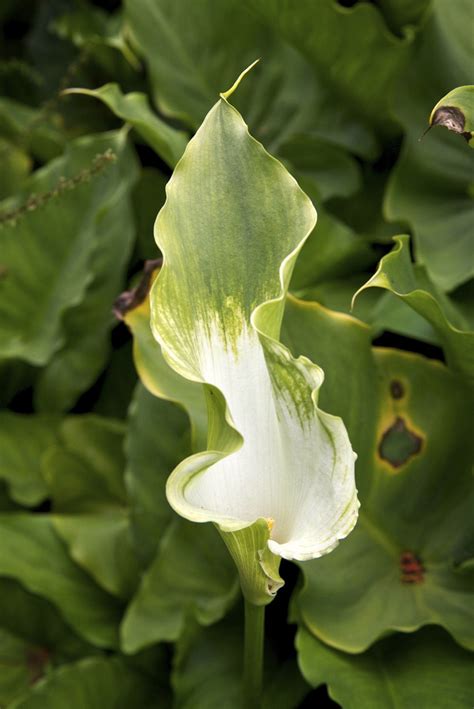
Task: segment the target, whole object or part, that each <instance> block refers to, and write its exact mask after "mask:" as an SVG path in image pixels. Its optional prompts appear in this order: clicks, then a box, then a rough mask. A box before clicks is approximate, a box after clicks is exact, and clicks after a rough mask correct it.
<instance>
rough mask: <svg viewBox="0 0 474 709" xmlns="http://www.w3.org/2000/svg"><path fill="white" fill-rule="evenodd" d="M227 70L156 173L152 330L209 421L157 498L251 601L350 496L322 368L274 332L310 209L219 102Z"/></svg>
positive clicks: (342, 517) (318, 538) (338, 522)
mask: <svg viewBox="0 0 474 709" xmlns="http://www.w3.org/2000/svg"><path fill="white" fill-rule="evenodd" d="M240 78H241V77H240ZM240 78H239V80H240ZM239 80H238V81H239ZM238 81H237V82H236V84H235V85H234V86H233V87H232V89H231V90H230V91H229V92H227V93H226V94H222V97H221V99H220V101H218V103H216V104H215V106H214V108H213V109H212V110H211V111H210V112H209V114H208V116H207V118H206V119H205V121H204V123H203V125H202V127H201V128H200V130H199V131H198V132H197V134H196V136H195V137H194V138H193V139H192V140H191V141H190V143H189V144H188V147H187V148H186V151H185V153H184V156H183V158H182V159H181V161H180V162H179V163H178V166H177V168H176V170H175V172H174V175H173V177H172V178H171V180H170V182H169V183H168V186H167V195H168V199H167V201H166V204H165V206H164V207H163V209H162V210H161V212H160V214H159V216H158V218H157V221H156V224H155V235H156V239H157V243H158V245H159V246H160V248H161V251H162V252H163V254H164V266H163V268H162V270H161V272H160V274H159V276H158V278H157V279H156V281H155V283H154V285H153V289H152V292H151V304H152V329H153V334H154V336H155V337H156V339H157V340H158V341H159V342H160V343H161V346H162V349H163V355H164V357H165V359H166V360H167V361H168V362H169V363H170V365H171V366H172V367H173V369H175V371H176V372H178V373H180V374H181V375H182V376H184V377H186V378H187V379H189V380H191V381H194V382H202V383H204V384H205V391H206V395H207V398H208V410H209V419H210V426H209V436H208V442H207V450H206V451H204V452H202V453H199V454H196V455H194V456H192V457H190V458H188V459H187V460H185V461H183V462H182V463H181V464H180V465H179V466H178V467H177V468H176V469H175V470H174V471H173V473H172V475H171V476H170V478H169V480H168V483H167V496H168V500H169V501H170V504H171V505H172V506H173V507H174V509H175V510H176V511H177V512H178V513H179V514H181V515H182V516H184V517H186V518H187V519H190V520H192V521H195V522H208V521H212V522H214V523H216V524H217V525H218V526H219V529H220V530H221V531H222V532H223V538H224V540H225V542H226V544H227V546H228V547H229V551H230V553H231V554H232V556H233V557H234V559H235V560H236V561H237V564H238V566H239V571H240V573H241V581H242V586H243V589H244V593H246V594H247V595H248V597H251V598H252V599H253V602H256V603H260V604H263V603H268V602H269V601H270V600H271V598H272V596H273V595H274V593H275V592H276V590H277V589H278V587H279V586H280V585H281V583H282V582H281V579H280V578H279V577H278V573H277V570H278V557H279V556H283V557H284V558H299V559H308V558H314V557H316V556H320V555H321V554H324V553H327V552H329V551H331V550H332V549H333V548H334V546H335V545H336V544H337V542H338V540H339V539H341V538H343V537H344V536H346V535H347V534H348V533H349V532H350V530H351V529H352V527H353V525H354V523H355V520H356V516H357V508H358V502H357V495H356V490H355V487H354V483H353V461H354V455H353V452H352V450H351V447H350V443H349V440H348V438H347V434H346V431H345V428H344V425H343V423H342V421H340V420H339V419H336V418H334V417H330V416H327V415H326V414H325V413H323V412H322V411H321V410H320V409H319V408H318V407H317V403H316V402H317V391H318V389H319V387H320V386H321V384H322V379H323V375H322V372H321V370H320V369H319V368H318V367H317V366H315V365H313V364H312V363H311V362H310V361H309V360H306V359H299V360H295V359H294V358H293V357H292V356H291V354H290V352H289V351H288V350H287V349H286V348H285V347H283V346H282V345H281V344H280V343H279V341H278V335H279V329H280V323H281V317H282V312H283V307H284V297H285V293H286V290H287V288H288V283H289V280H290V277H291V272H292V268H293V264H294V262H295V260H296V257H297V255H298V252H299V251H300V249H301V247H302V245H303V243H304V241H305V240H306V238H307V237H308V235H309V233H310V232H311V231H312V229H313V227H314V224H315V221H316V214H315V210H314V208H313V206H312V204H311V202H310V200H309V199H308V197H307V196H306V195H305V194H304V193H303V192H302V191H301V190H300V188H299V187H298V185H297V184H296V182H295V181H294V179H293V178H292V177H291V176H290V175H289V173H288V172H287V171H286V170H285V169H284V168H283V166H282V165H281V164H280V163H278V162H277V161H276V160H275V159H273V158H272V157H271V156H270V155H269V154H268V153H266V151H265V150H264V149H263V147H262V146H261V145H260V144H259V143H257V141H255V140H254V139H253V138H251V137H250V135H249V133H248V131H247V129H246V126H245V124H244V122H243V120H242V118H241V116H240V114H239V113H238V112H237V111H236V110H235V109H234V108H233V107H232V106H231V105H230V104H229V103H228V102H227V99H226V97H227V96H228V95H229V94H230V93H231V92H232V91H233V90H234V88H235V87H236V86H237V85H238ZM223 235H225V238H223ZM224 398H225V400H224ZM295 456H298V459H299V466H298V474H297V477H296V478H295V472H294V466H293V463H292V461H293V460H294V457H295ZM257 471H258V475H256V472H257ZM290 471H291V473H290ZM289 496H290V499H289ZM320 506H321V514H320V515H319V514H316V513H315V510H316V509H318V508H319V507H320ZM323 508H324V512H323ZM247 562H248V563H247ZM244 576H245V577H246V578H245V579H244ZM251 587H252V588H254V589H255V595H253V596H252V594H251V590H250V588H251Z"/></svg>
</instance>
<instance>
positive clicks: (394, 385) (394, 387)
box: [390, 379, 405, 399]
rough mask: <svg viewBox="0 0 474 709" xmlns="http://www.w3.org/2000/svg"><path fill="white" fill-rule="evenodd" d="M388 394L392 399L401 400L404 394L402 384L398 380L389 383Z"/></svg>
mask: <svg viewBox="0 0 474 709" xmlns="http://www.w3.org/2000/svg"><path fill="white" fill-rule="evenodd" d="M390 394H391V395H392V399H402V398H403V396H404V394H405V389H404V387H403V384H402V383H401V381H399V380H398V379H394V380H393V381H391V382H390Z"/></svg>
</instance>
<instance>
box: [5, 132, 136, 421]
mask: <svg viewBox="0 0 474 709" xmlns="http://www.w3.org/2000/svg"><path fill="white" fill-rule="evenodd" d="M108 151H113V153H114V154H115V155H116V160H115V162H114V160H112V157H111V154H110V152H108ZM99 153H100V154H101V155H102V157H99V158H97V157H96V156H97V155H98V154H99ZM134 176H135V168H134V160H133V156H132V155H131V153H130V149H129V148H127V142H126V135H125V133H123V132H121V133H112V134H105V135H100V136H95V137H94V136H91V137H85V138H81V139H79V140H78V141H75V142H74V143H72V144H71V145H70V146H69V147H68V149H67V151H66V153H65V155H64V156H63V157H61V158H58V159H57V160H54V161H52V162H51V163H49V164H48V165H47V166H46V167H45V168H42V169H40V170H38V171H37V172H36V173H35V174H34V175H32V177H31V178H30V180H29V182H28V190H29V191H31V192H35V193H36V195H37V196H36V197H31V198H30V202H28V204H30V205H31V206H34V205H35V204H36V205H38V206H37V207H36V208H35V209H33V210H32V211H29V209H27V210H23V209H21V208H20V213H18V211H15V205H14V204H10V205H9V208H10V211H11V212H12V214H13V216H12V219H11V220H10V221H8V222H7V223H6V224H4V225H3V227H2V230H1V232H0V242H1V245H2V246H1V254H2V255H1V264H2V266H3V268H4V269H5V274H4V277H3V278H2V279H1V281H0V293H1V305H0V328H1V335H2V338H1V345H0V356H1V357H2V358H7V359H8V358H11V359H13V358H18V359H21V360H24V361H26V362H29V363H31V364H35V365H45V364H47V363H48V362H50V360H51V359H52V358H53V361H52V362H51V363H50V367H48V368H47V369H46V370H45V372H43V374H42V385H41V389H42V391H41V390H40V397H39V398H40V403H41V402H43V403H44V404H46V405H48V406H49V405H52V406H53V407H54V408H62V407H63V406H64V405H65V406H69V405H70V404H71V403H72V402H73V400H74V398H75V396H77V394H78V393H79V392H80V391H81V390H82V389H83V388H86V387H87V386H88V385H89V384H90V383H92V381H93V379H94V378H95V377H96V376H97V374H98V372H99V371H100V368H101V366H102V365H103V362H104V357H105V354H106V351H107V345H108V343H107V335H108V330H109V327H110V325H111V323H112V320H111V316H110V310H111V303H112V301H113V298H114V296H115V295H116V294H117V292H119V291H120V285H121V279H122V278H123V271H124V268H125V263H126V259H127V255H128V253H129V249H130V246H131V237H132V235H133V232H132V231H131V216H130V209H129V205H128V199H127V193H128V190H129V189H130V187H131V184H132V183H133V180H134ZM61 178H65V179H64V180H62V179H61ZM99 187H100V189H98V188H99ZM45 195H46V196H45ZM18 201H19V202H21V198H20V199H19V200H17V202H18ZM15 214H18V216H17V217H14V215H15ZM64 234H67V235H68V238H64ZM117 246H118V247H119V248H118V249H117ZM117 253H118V254H119V255H118V256H117ZM25 254H26V255H27V256H25ZM112 261H113V263H114V266H113V267H111V263H112ZM53 356H54V357H53ZM72 373H73V374H72Z"/></svg>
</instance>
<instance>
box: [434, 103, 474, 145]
mask: <svg viewBox="0 0 474 709" xmlns="http://www.w3.org/2000/svg"><path fill="white" fill-rule="evenodd" d="M465 124H466V118H465V116H464V113H463V112H462V111H461V109H460V108H456V106H440V107H439V108H438V109H437V110H436V111H435V113H434V115H433V118H432V121H431V125H432V126H444V127H445V128H448V130H452V131H453V133H460V134H461V135H462V136H464V138H465V139H466V140H467V141H469V140H470V139H471V134H470V133H469V132H465V131H464V126H465Z"/></svg>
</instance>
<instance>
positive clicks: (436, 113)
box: [429, 85, 474, 147]
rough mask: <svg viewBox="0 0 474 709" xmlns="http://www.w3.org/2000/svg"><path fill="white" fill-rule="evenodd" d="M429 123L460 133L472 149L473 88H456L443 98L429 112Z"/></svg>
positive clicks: (473, 126) (473, 128) (473, 121)
mask: <svg viewBox="0 0 474 709" xmlns="http://www.w3.org/2000/svg"><path fill="white" fill-rule="evenodd" d="M429 123H430V126H445V127H446V128H448V129H449V130H451V131H453V133H461V135H463V136H464V137H465V138H466V140H467V141H468V142H469V144H470V145H471V147H474V142H473V140H472V138H473V133H474V86H472V85H471V86H458V88H456V89H453V90H452V91H450V92H449V93H447V94H446V96H443V98H442V99H440V100H439V101H438V103H437V104H436V106H435V107H434V108H433V110H432V111H431V115H430V121H429Z"/></svg>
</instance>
